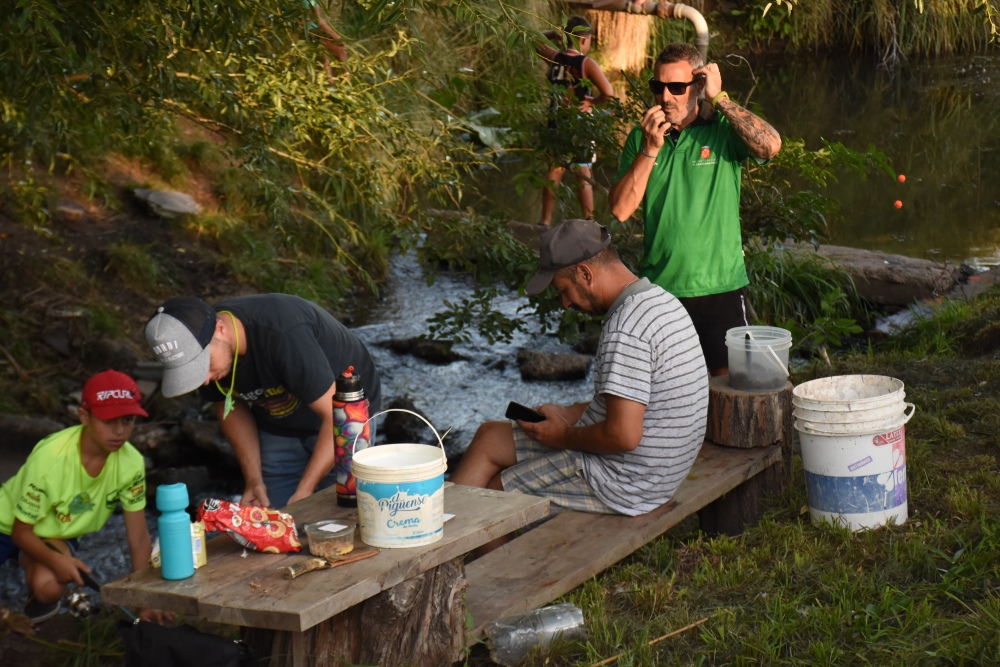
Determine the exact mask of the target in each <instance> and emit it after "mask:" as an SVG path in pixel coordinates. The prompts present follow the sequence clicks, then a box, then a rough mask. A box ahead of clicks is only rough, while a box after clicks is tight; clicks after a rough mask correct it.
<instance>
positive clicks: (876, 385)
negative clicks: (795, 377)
mask: <svg viewBox="0 0 1000 667" xmlns="http://www.w3.org/2000/svg"><path fill="white" fill-rule="evenodd" d="M905 396H906V394H905V393H904V392H903V382H902V381H901V380H897V379H896V378H892V377H887V376H885V375H834V376H832V377H825V378H818V379H816V380H812V381H810V382H803V383H802V384H800V385H797V386H796V387H795V388H794V389H793V390H792V405H794V406H795V407H796V408H806V409H807V410H821V411H824V412H855V411H857V410H871V409H873V408H883V407H887V406H891V405H894V404H897V403H902V402H903V399H904V397H905Z"/></svg>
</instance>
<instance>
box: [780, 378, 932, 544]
mask: <svg viewBox="0 0 1000 667" xmlns="http://www.w3.org/2000/svg"><path fill="white" fill-rule="evenodd" d="M792 393H793V396H794V398H793V401H792V402H793V404H794V405H795V406H796V407H795V410H794V415H795V418H796V420H795V430H796V431H798V434H799V444H800V446H801V451H802V467H803V468H804V470H805V477H806V494H807V497H808V504H809V515H810V517H811V518H812V522H813V523H814V524H818V523H822V522H831V523H841V524H843V525H846V526H847V527H849V528H850V529H851V530H862V529H864V528H876V527H879V526H883V525H885V524H886V523H888V522H890V521H892V522H895V523H897V524H900V523H904V522H905V521H906V519H907V495H906V423H907V422H908V421H909V420H910V418H911V417H912V416H913V413H914V412H915V411H916V406H915V405H913V404H912V403H905V402H904V401H903V396H904V394H903V383H902V382H900V381H899V380H896V379H895V378H889V377H883V376H879V375H842V376H835V377H829V378H820V379H818V380H813V381H812V382H806V383H804V384H801V385H799V386H797V387H795V389H794V390H793V392H792ZM796 401H798V402H796ZM806 416H810V417H817V419H815V420H811V419H805V418H804V417H806Z"/></svg>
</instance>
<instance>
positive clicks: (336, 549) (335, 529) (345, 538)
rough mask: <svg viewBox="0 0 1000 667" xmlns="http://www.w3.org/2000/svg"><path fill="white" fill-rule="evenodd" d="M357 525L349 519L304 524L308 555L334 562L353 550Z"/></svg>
mask: <svg viewBox="0 0 1000 667" xmlns="http://www.w3.org/2000/svg"><path fill="white" fill-rule="evenodd" d="M357 526H358V524H357V523H356V522H354V521H351V520H349V519H327V520H326V521H316V522H314V523H309V524H306V537H307V538H308V539H309V553H311V554H312V555H313V556H319V557H320V558H326V559H327V560H336V559H338V558H340V557H341V556H343V555H345V554H349V553H350V552H351V551H353V550H354V529H355V528H357Z"/></svg>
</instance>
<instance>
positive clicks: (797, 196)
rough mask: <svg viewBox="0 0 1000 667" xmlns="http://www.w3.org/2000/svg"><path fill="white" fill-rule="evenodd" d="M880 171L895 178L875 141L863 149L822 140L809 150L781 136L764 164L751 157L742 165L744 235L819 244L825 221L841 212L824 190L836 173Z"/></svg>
mask: <svg viewBox="0 0 1000 667" xmlns="http://www.w3.org/2000/svg"><path fill="white" fill-rule="evenodd" d="M876 171H881V172H884V173H886V174H888V175H889V176H890V177H894V176H895V173H894V172H893V170H892V168H891V166H890V165H889V160H888V158H887V157H886V156H885V154H884V153H882V152H881V151H879V150H877V149H876V148H875V147H874V146H869V147H868V149H867V150H865V151H857V150H853V149H850V148H848V147H846V146H844V145H843V144H841V143H839V142H831V141H824V142H823V146H822V147H821V148H819V149H817V150H808V149H807V148H806V147H805V142H804V141H802V140H801V139H795V138H788V137H782V142H781V151H780V152H779V153H778V154H777V155H776V156H775V157H774V159H773V160H771V162H770V163H768V165H767V166H766V167H759V166H755V165H754V164H753V161H752V160H751V161H749V168H746V169H744V170H743V189H742V196H741V199H740V221H741V223H742V226H743V231H744V235H745V236H757V237H759V238H760V239H762V240H763V241H765V242H768V243H770V242H782V241H785V240H792V241H804V242H807V243H814V244H815V243H818V242H820V241H824V240H826V239H827V238H828V233H829V228H828V225H829V223H830V222H831V221H832V220H835V219H837V218H839V217H840V208H839V205H838V204H837V202H836V201H835V200H833V199H831V198H830V197H828V196H826V195H825V194H824V193H823V189H824V188H825V187H826V186H827V184H828V183H830V182H834V181H837V180H838V175H843V174H845V173H846V174H850V175H851V176H853V177H856V178H865V177H866V176H867V174H868V173H870V172H876Z"/></svg>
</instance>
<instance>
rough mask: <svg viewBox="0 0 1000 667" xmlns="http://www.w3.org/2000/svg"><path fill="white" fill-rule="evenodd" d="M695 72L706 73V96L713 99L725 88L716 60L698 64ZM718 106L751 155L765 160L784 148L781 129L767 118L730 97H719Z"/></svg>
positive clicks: (710, 99)
mask: <svg viewBox="0 0 1000 667" xmlns="http://www.w3.org/2000/svg"><path fill="white" fill-rule="evenodd" d="M693 74H694V75H695V76H697V75H699V74H704V75H705V99H707V100H709V101H712V100H714V99H715V97H716V96H717V95H718V94H719V93H721V92H722V75H721V74H720V73H719V66H718V65H717V64H715V63H709V64H707V65H705V66H704V67H699V68H698V69H696V70H694V72H693ZM715 108H716V109H717V110H718V111H719V113H721V114H722V115H723V116H725V117H726V118H728V119H729V124H730V125H732V126H733V129H734V130H735V131H736V134H737V135H738V136H739V138H740V139H742V140H743V143H745V144H746V145H747V149H748V150H749V152H750V155H751V156H753V157H755V158H759V159H761V160H766V159H770V158H773V157H774V156H775V155H777V154H778V151H780V150H781V137H780V136H779V135H778V131H777V130H775V129H774V128H773V127H771V125H770V124H769V123H768V122H767V121H765V120H764V119H762V118H760V117H759V116H757V115H755V114H752V113H750V112H749V111H747V110H746V109H744V108H743V107H741V106H740V105H739V104H737V103H736V102H733V101H732V100H730V99H728V98H727V97H723V98H722V99H720V100H718V101H716V103H715Z"/></svg>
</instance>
